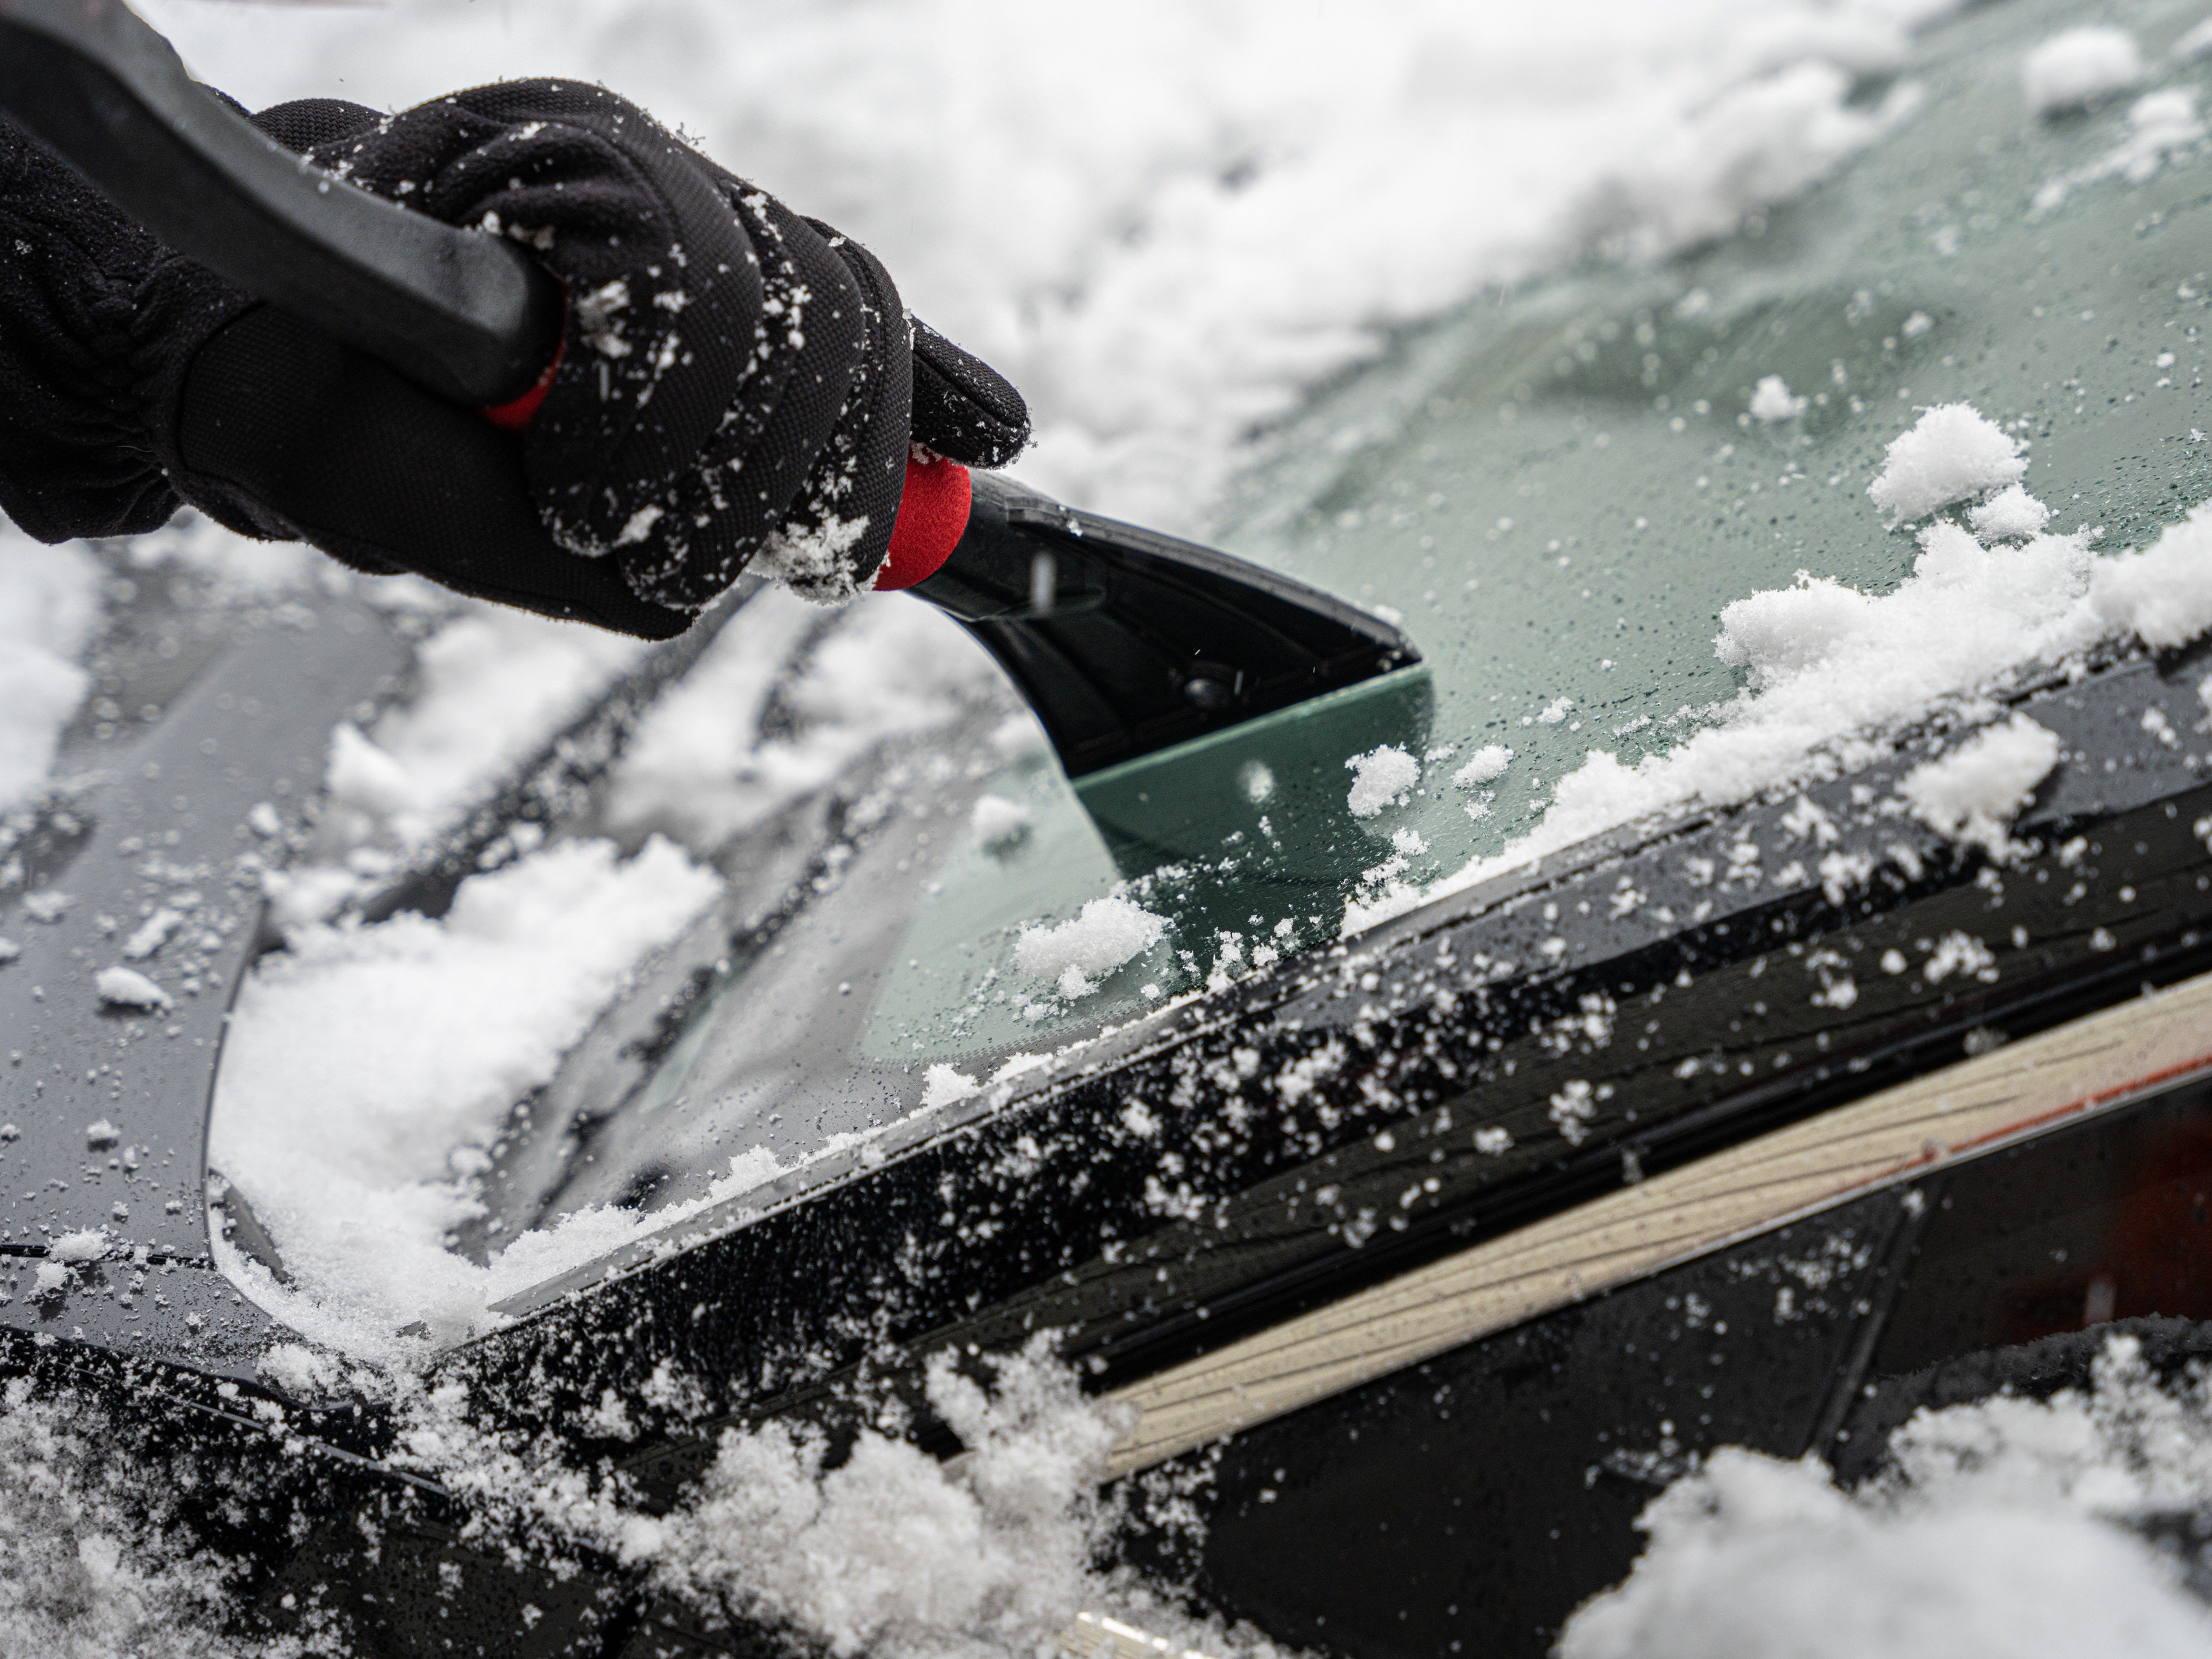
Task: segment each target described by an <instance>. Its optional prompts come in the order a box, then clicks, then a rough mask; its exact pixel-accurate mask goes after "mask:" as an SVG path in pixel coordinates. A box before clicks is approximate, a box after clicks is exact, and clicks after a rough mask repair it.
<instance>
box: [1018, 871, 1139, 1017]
mask: <svg viewBox="0 0 2212 1659" xmlns="http://www.w3.org/2000/svg"><path fill="white" fill-rule="evenodd" d="M1166 932H1167V922H1166V921H1165V920H1164V918H1162V917H1159V916H1156V915H1153V914H1152V912H1151V911H1149V910H1146V909H1145V908H1141V907H1140V906H1139V905H1138V904H1137V903H1136V902H1135V901H1134V900H1132V899H1127V898H1123V897H1121V896H1120V895H1119V894H1109V895H1108V896H1106V897H1104V898H1095V899H1091V900H1090V901H1088V902H1085V905H1084V907H1083V909H1082V912H1081V914H1080V915H1077V916H1075V917H1074V918H1073V920H1071V921H1063V922H1060V923H1058V924H1057V925H1055V926H1051V927H1028V928H1024V930H1023V932H1022V935H1021V938H1020V939H1018V940H1017V941H1016V943H1015V945H1014V965H1015V966H1016V967H1018V968H1019V969H1021V970H1022V972H1024V974H1027V975H1030V977H1032V978H1034V979H1042V980H1050V981H1053V983H1054V986H1055V987H1056V988H1057V989H1058V990H1059V992H1060V995H1062V996H1064V997H1069V998H1073V997H1080V996H1088V995H1089V994H1091V992H1092V991H1093V990H1095V989H1097V985H1098V981H1101V980H1103V979H1104V978H1105V977H1106V976H1107V975H1109V974H1110V973H1112V972H1113V971H1114V970H1115V969H1116V968H1119V967H1121V965H1122V964H1123V963H1127V962H1131V961H1133V960H1134V959H1135V958H1137V957H1140V956H1142V955H1143V954H1144V953H1145V952H1146V951H1149V950H1151V949H1152V946H1154V945H1158V943H1159V942H1160V939H1162V937H1163V936H1164V934H1165V933H1166Z"/></svg>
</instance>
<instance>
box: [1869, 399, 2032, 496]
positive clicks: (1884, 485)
mask: <svg viewBox="0 0 2212 1659" xmlns="http://www.w3.org/2000/svg"><path fill="white" fill-rule="evenodd" d="M2026 471H2027V458H2026V457H2024V456H2023V455H2022V454H2021V450H2020V441H2019V440H2018V439H2016V438H2014V437H2012V436H2010V435H2008V434H2007V433H2006V432H2004V431H2003V430H2002V428H1999V427H1998V426H1997V424H1996V422H1994V421H1991V420H1989V419H1987V418H1985V417H1984V416H1983V415H1982V413H1981V411H1980V410H1977V409H1975V408H1973V407H1972V405H1971V404H1938V405H1937V406H1936V407H1935V408H1934V409H1930V410H1926V411H1925V412H1923V414H1922V416H1920V418H1919V420H1917V422H1914V423H1913V426H1912V429H1911V431H1909V432H1906V433H1904V434H1902V435H1899V436H1898V437H1896V438H1894V439H1892V440H1891V441H1890V446H1889V449H1888V451H1887V453H1886V454H1885V455H1884V456H1883V458H1882V468H1881V471H1880V472H1878V473H1876V474H1875V479H1874V482H1873V483H1870V484H1869V485H1868V486H1867V494H1868V495H1870V496H1872V497H1873V498H1874V504H1875V506H1876V507H1884V508H1887V510H1888V513H1889V515H1890V518H1891V520H1892V521H1893V522H1899V521H1904V520H1913V519H1923V518H1925V517H1927V516H1928V514H1929V513H1933V512H1934V511H1935V510H1936V508H1937V507H1948V506H1949V505H1950V504H1951V503H1952V502H1954V501H1964V500H1966V498H1967V497H1968V496H1969V495H1981V494H1982V493H1983V492H1984V491H1985V490H1991V489H2002V488H2003V487H2004V486H2005V485H2007V484H2014V483H2019V482H2020V480H2021V475H2022V474H2024V473H2025V472H2026Z"/></svg>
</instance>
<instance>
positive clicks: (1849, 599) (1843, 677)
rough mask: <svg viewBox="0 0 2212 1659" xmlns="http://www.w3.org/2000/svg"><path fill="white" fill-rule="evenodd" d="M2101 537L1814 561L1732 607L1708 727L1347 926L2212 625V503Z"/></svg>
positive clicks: (1578, 791)
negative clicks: (2115, 653)
mask: <svg viewBox="0 0 2212 1659" xmlns="http://www.w3.org/2000/svg"><path fill="white" fill-rule="evenodd" d="M1948 407H1949V408H1950V409H1951V410H1955V411H1956V413H1955V415H1954V416H1953V417H1952V418H1950V419H1948V420H1947V421H1946V422H1944V423H1943V424H1944V428H1945V429H1947V430H1950V431H1953V432H1954V433H1960V432H1963V433H1966V434H1969V435H1973V434H1976V433H1977V432H1978V429H1980V428H1986V433H1985V434H1982V435H1978V436H1973V437H1972V438H1971V440H1970V441H1971V442H1972V443H1973V444H1978V445H1979V446H1980V447H1982V448H1983V450H1984V458H1985V459H1990V460H1995V459H1999V458H2000V456H2001V453H2002V452H2001V451H2000V449H1999V447H1998V446H1999V445H2000V444H2008V443H2009V440H2008V439H2005V438H2004V436H2003V435H2002V433H2000V432H1998V431H1997V430H1996V428H1995V427H1994V426H1992V425H1991V424H1990V422H1987V421H1985V420H1984V419H1983V418H1982V416H1980V415H1979V414H1978V412H1977V411H1976V410H1973V409H1972V408H1971V407H1969V406H1967V405H1965V404H1954V405H1950V406H1948ZM1941 412H1942V411H1940V410H1931V411H1929V414H1930V415H1933V414H1936V413H1941ZM1928 423H1929V416H1926V415H1924V416H1922V417H1921V421H1920V423H1919V425H1918V426H1916V427H1915V428H1913V431H1914V432H1916V433H1917V432H1919V431H1921V430H1923V428H1926V427H1927V426H1928ZM1911 435H1912V434H1911V433H1908V434H1907V435H1906V436H1907V437H1911ZM1989 440H1995V441H1996V442H1990V441H1989ZM1897 449H1898V446H1897V445H1895V444H1893V445H1892V446H1891V453H1892V456H1893V457H1894V456H1895V455H1896V453H1897ZM1915 453H1917V452H1912V451H1908V456H1911V455H1913V454H1915ZM1921 459H1926V457H1925V456H1924V455H1923V456H1922V457H1921ZM1997 471H1999V469H1997V468H1996V467H1993V466H1991V467H1984V469H1982V471H1981V474H1980V476H1982V477H1984V479H1985V480H1986V482H1984V483H1983V484H1982V485H1981V486H1980V487H1981V488H1983V489H1996V488H2001V487H2002V486H2004V485H2006V484H2008V483H2011V482H2013V481H2014V480H2013V479H2012V478H2007V477H2000V476H1991V475H1992V474H1994V473H1996V472H1997ZM2015 477H2016V475H2015ZM1971 493H1972V490H1971V489H1969V490H1965V491H1962V492H1961V494H1971ZM1951 499H1953V500H1956V499H1960V497H1959V496H1957V495H1954V496H1952V497H1951ZM1883 504H1885V503H1881V502H1880V501H1877V505H1883ZM1869 528H1870V529H1871V526H1869ZM2092 538H2093V532H2089V531H2077V532H2073V533H2071V534H2068V535H2052V534H2049V533H2043V534H2038V535H2035V536H2033V537H2031V538H2028V539H2027V540H2026V541H2024V542H2020V543H2012V542H2002V541H2000V542H1996V543H1993V544H1990V545H1988V546H1984V545H1983V544H1981V543H1980V542H1978V540H1976V538H1974V536H1973V535H1972V533H1971V532H1969V531H1967V530H1966V527H1965V526H1961V525H1959V524H1956V523H1954V522H1952V521H1951V520H1948V519H1941V520H1936V521H1935V522H1933V523H1931V524H1929V525H1928V526H1925V527H1924V528H1923V530H1922V531H1921V532H1919V536H1918V541H1919V544H1920V552H1919V555H1918V556H1917V558H1916V560H1915V561H1914V563H1913V568H1912V572H1911V574H1910V575H1909V576H1907V577H1906V578H1905V580H1904V581H1903V582H1901V583H1900V584H1899V586H1897V587H1896V588H1895V589H1894V590H1893V591H1892V592H1887V593H1872V592H1863V591H1861V590H1859V589H1857V588H1853V587H1850V586H1846V585H1844V583H1841V582H1838V581H1836V580H1832V578H1829V577H1825V576H1814V575H1810V574H1806V573H1803V572H1801V573H1799V575H1798V579H1797V580H1796V583H1795V584H1794V585H1793V586H1789V587H1784V588H1771V589H1767V590H1765V591H1763V592H1757V593H1753V594H1752V595H1750V596H1749V597H1747V598H1745V599H1738V600H1736V601H1735V602H1734V603H1733V604H1731V605H1728V606H1726V607H1725V608H1723V611H1722V612H1721V631H1720V634H1719V635H1718V636H1717V638H1716V639H1715V641H1714V653H1715V654H1716V655H1717V656H1718V657H1719V658H1720V659H1721V660H1722V661H1723V662H1725V663H1728V664H1730V665H1734V666H1736V667H1739V668H1741V670H1742V671H1743V672H1744V681H1745V683H1744V687H1743V690H1741V691H1740V692H1739V693H1738V694H1737V695H1736V696H1735V698H1733V699H1731V700H1730V701H1729V702H1724V703H1721V704H1718V705H1717V706H1716V707H1714V708H1711V709H1708V710H1706V711H1705V719H1706V723H1705V725H1704V726H1703V729H1700V730H1699V731H1697V732H1695V733H1694V734H1693V735H1692V736H1691V737H1689V738H1687V739H1686V740H1685V741H1683V742H1681V743H1679V744H1676V745H1674V747H1673V748H1671V749H1669V750H1664V751H1662V752H1660V753H1656V754H1650V755H1646V756H1644V757H1643V758H1642V759H1641V760H1639V761H1638V762H1637V763H1635V764H1634V765H1632V766H1631V765H1627V764H1625V763H1622V761H1621V760H1620V758H1619V757H1617V756H1615V755H1613V754H1612V753H1611V752H1609V751H1607V750H1595V749H1594V750H1590V751H1589V754H1588V757H1587V758H1586V759H1585V760H1584V761H1583V764H1582V765H1581V766H1580V767H1578V768H1577V769H1575V770H1574V771H1572V772H1571V773H1569V774H1568V775H1566V776H1565V777H1564V778H1562V779H1561V780H1560V781H1559V784H1558V785H1557V787H1555V788H1554V789H1553V795H1552V800H1551V803H1550V805H1548V806H1547V808H1546V809H1545V811H1544V815H1543V817H1541V819H1540V820H1539V822H1538V823H1537V824H1536V827H1535V828H1534V829H1532V830H1530V831H1529V832H1528V834H1527V835H1524V836H1520V837H1518V838H1516V840H1515V841H1513V842H1510V843H1509V844H1508V845H1507V846H1506V848H1504V850H1503V851H1502V852H1500V853H1498V854H1495V855H1493V856H1491V857H1487V858H1480V857H1478V858H1476V859H1474V860H1470V861H1469V862H1468V864H1467V865H1466V866H1463V867H1462V869H1460V870H1459V871H1457V872H1455V873H1454V874H1452V875H1450V876H1448V877H1446V878H1443V880H1442V881H1440V882H1438V883H1437V884H1435V885H1433V886H1431V887H1429V888H1427V889H1426V890H1419V891H1394V892H1393V893H1391V894H1390V895H1389V896H1388V897H1389V902H1387V903H1383V904H1380V905H1378V904H1376V903H1375V902H1373V901H1372V900H1369V901H1367V902H1360V901H1358V900H1354V901H1353V902H1348V903H1347V904H1346V910H1345V921H1344V924H1343V931H1344V933H1346V934H1347V935H1349V934H1352V933H1358V932H1359V931H1361V930H1362V929H1363V928H1364V927H1371V926H1373V925H1374V924H1375V922H1376V921H1380V920H1383V919H1384V918H1385V917H1387V916H1389V915H1400V914H1402V913H1403V912H1404V911H1405V910H1407V909H1408V908H1412V906H1413V903H1415V902H1421V901H1423V900H1425V899H1434V898H1437V897H1440V896H1443V895H1444V894H1447V893H1452V892H1459V891H1463V890H1466V889H1468V888H1470V887H1474V886H1476V885H1478V884H1480V883H1482V882H1485V881H1487V880H1489V879H1490V878H1492V877H1494V876H1498V875H1503V874H1504V873H1505V872H1508V871H1510V870H1514V869H1517V868H1519V867H1521V866H1524V865H1526V864H1528V863H1529V862H1530V861H1531V860H1537V859H1541V858H1544V857H1546V856H1548V855H1549V854H1553V853H1556V852H1559V851H1563V850H1565V848H1569V847H1571V846H1573V845H1575V844H1576V843H1577V842H1583V841H1585V840H1587V839H1589V837H1590V836H1595V835H1599V834H1601V833H1603V832H1605V831H1607V830H1609V829H1617V828H1619V827H1620V826H1621V825H1623V824H1626V823H1633V822H1635V821H1637V820H1638V819H1642V818H1647V817H1655V816H1658V815H1662V814H1665V813H1667V812H1669V811H1677V810H1680V809H1681V808H1683V807H1686V806H1687V805H1689V804H1691V803H1692V802H1703V803H1705V804H1706V805H1712V806H1725V805H1734V804H1735V803H1738V802H1741V801H1746V800H1749V799H1754V798H1756V797H1758V796H1759V795H1761V794H1764V793H1768V792H1770V791H1773V790H1778V789H1781V788H1784V787H1790V786H1792V785H1796V784H1802V783H1804V782H1806V781H1811V780H1814V779H1817V778H1829V777H1835V776H1838V775H1844V774H1845V773H1848V772H1851V771H1856V770H1857V769H1859V768H1861V767H1863V766H1864V765H1866V764H1868V763H1870V762H1872V761H1874V760H1875V759H1878V758H1880V757H1882V756H1884V755H1886V754H1887V753H1889V752H1890V751H1891V744H1892V740H1893V734H1894V733H1895V732H1897V731H1899V729H1900V728H1901V727H1903V726H1906V725H1908V724H1910V723H1911V722H1914V721H1917V720H1924V719H1926V718H1928V717H1929V715H1930V714H1935V713H1936V712H1939V711H1941V710H1943V709H1945V708H1951V709H1954V710H1958V711H1960V712H1966V711H1968V710H1969V708H1970V707H1973V708H1985V707H1986V699H1987V697H1988V696H1989V694H1990V693H1991V692H1992V691H1993V690H2002V688H2003V687H2005V686H2007V685H2010V684H2017V683H2018V682H2019V680H2020V678H2021V675H2022V673H2023V672H2024V671H2025V670H2026V669H2027V668H2028V667H2030V666H2031V665H2035V664H2038V663H2056V662H2057V661H2059V660H2061V659H2063V658H2065V657H2067V656H2069V655H2070V654H2073V653H2079V652H2081V651H2084V650H2086V649H2087V648H2088V647H2092V646H2093V645H2096V644H2099V643H2100V642H2101V641H2108V640H2113V639H2122V638H2127V637H2130V636H2132V637H2134V638H2136V639H2139V640H2141V641H2142V642H2143V643H2145V644H2147V645H2151V646H2156V647H2161V648H2169V647H2174V646H2179V645H2182V644H2185V643H2186V642H2188V641H2191V640H2193V639H2196V638H2197V637H2198V636H2199V635H2202V634H2203V633H2204V632H2205V631H2206V630H2207V629H2212V503H2208V504H2206V505H2205V506H2203V507H2197V508H2196V509H2193V510H2192V511H2191V513H2189V515H2188V516H2187V518H2186V519H2185V520H2183V521H2182V522H2180V523H2179V524H2174V525H2169V526H2166V529H2164V530H2163V531H2161V532H2160V534H2159V536H2158V538H2156V540H2154V542H2153V543H2152V544H2151V545H2150V546H2149V547H2148V548H2146V549H2143V550H2140V551H2134V552H2122V553H2118V554H2114V555H2109V556H2098V555H2096V554H2094V553H2093V552H2092V551H2091V550H2090V542H2091V539H2092ZM1983 718H1984V719H1986V718H1987V715H1986V714H1984V715H1983Z"/></svg>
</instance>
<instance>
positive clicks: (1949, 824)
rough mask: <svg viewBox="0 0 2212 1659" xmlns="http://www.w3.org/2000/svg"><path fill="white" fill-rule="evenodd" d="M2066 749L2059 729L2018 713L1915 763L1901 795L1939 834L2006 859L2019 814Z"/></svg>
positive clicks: (1903, 785)
mask: <svg viewBox="0 0 2212 1659" xmlns="http://www.w3.org/2000/svg"><path fill="white" fill-rule="evenodd" d="M2060 752H2061V750H2060V745H2059V742H2058V737H2057V733H2056V732H2052V731H2051V730H2050V729H2049V728H2047V727H2045V726H2039V725H2037V724H2036V723H2035V722H2034V721H2033V720H2030V719H2029V718H2028V717H2027V715H2025V714H2015V715H2014V716H2013V717H2012V719H2011V720H2008V721H2007V722H2005V724H2003V725H2002V726H1990V727H1989V728H1988V729H1987V730H1985V731H1982V732H1976V733H1975V734H1974V735H1973V736H1972V738H1968V739H1967V740H1966V742H1965V743H1963V744H1960V746H1959V747H1958V748H1956V749H1954V750H1952V751H1951V752H1950V753H1949V754H1948V755H1945V756H1943V757H1941V758H1940V759H1937V760H1932V761H1929V762H1926V763H1923V764H1922V765H1919V766H1916V767H1914V768H1913V769H1912V770H1911V772H1909V773H1908V774H1906V775H1905V781H1904V782H1902V783H1900V784H1899V786H1898V793H1899V794H1900V795H1902V796H1904V797H1905V802H1906V804H1907V805H1910V806H1911V808H1912V815H1913V817H1917V818H1918V819H1919V820H1920V821H1921V822H1922V823H1925V824H1927V825H1928V826H1929V828H1930V829H1934V830H1935V831H1936V833H1937V834H1939V835H1943V836H1949V837H1950V838H1951V839H1952V840H1954V841H1956V842H1963V843H1966V844H1967V845H1971V846H1975V847H1979V848H1982V849H1983V850H1984V852H1986V853H1988V854H1989V855H1990V857H1991V858H1993V859H2000V860H2002V859H2005V858H2008V857H2009V856H2011V855H2012V854H2013V853H2014V851H2015V845H2014V843H2013V842H2012V840H2011V838H2010V836H2009V835H2008V830H2009V829H2010V827H2011V824H2012V820H2013V818H2014V816H2015V814H2017V813H2018V812H2019V811H2020V809H2021V807H2023V806H2025V805H2027V803H2028V800H2029V799H2030V798H2031V797H2032V796H2033V794H2034V793H2035V787H2036V785H2038V784H2039V783H2041V782H2042V781H2044V779H2045V778H2047V777H2049V776H2050V775H2051V769H2052V768H2054V767H2055V766H2057V764H2058V758H2059V755H2060Z"/></svg>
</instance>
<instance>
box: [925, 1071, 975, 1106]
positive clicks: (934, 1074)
mask: <svg viewBox="0 0 2212 1659" xmlns="http://www.w3.org/2000/svg"><path fill="white" fill-rule="evenodd" d="M982 1092H983V1085H981V1083H979V1082H977V1081H976V1080H975V1079H974V1078H972V1077H970V1076H969V1075H968V1073H965V1072H963V1071H962V1070H960V1068H959V1067H958V1066H945V1065H938V1066H931V1067H930V1068H929V1069H928V1070H927V1072H925V1073H922V1078H921V1103H922V1106H923V1108H924V1109H926V1110H928V1111H935V1110H936V1109H938V1108H939V1107H940V1106H951V1105H954V1104H957V1103H959V1102H961V1101H963V1100H969V1099H973V1098H974V1097H975V1096H977V1095H980V1094H981V1093H982Z"/></svg>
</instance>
